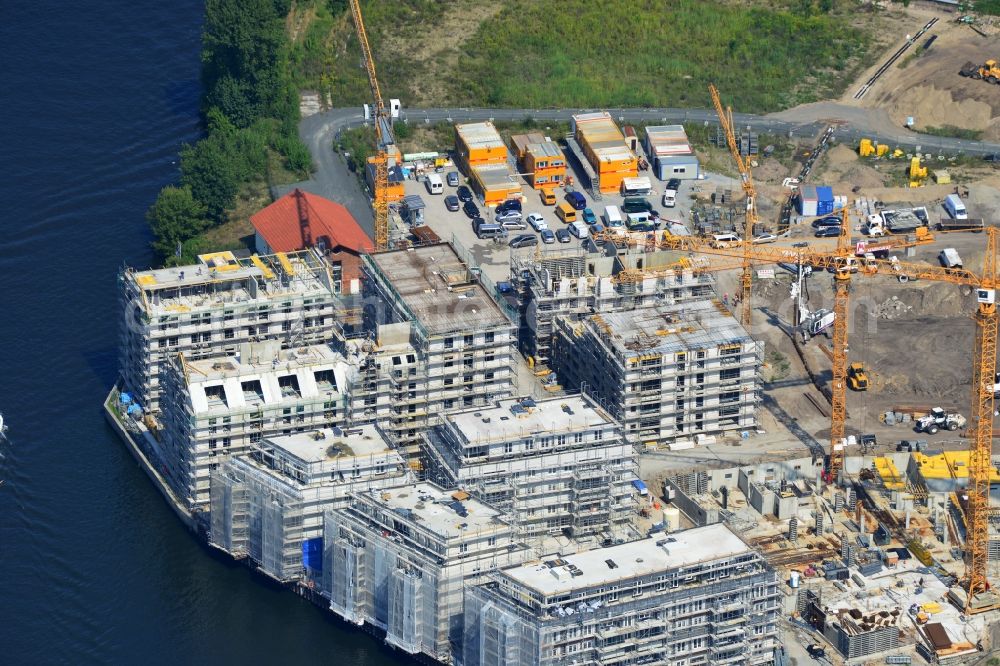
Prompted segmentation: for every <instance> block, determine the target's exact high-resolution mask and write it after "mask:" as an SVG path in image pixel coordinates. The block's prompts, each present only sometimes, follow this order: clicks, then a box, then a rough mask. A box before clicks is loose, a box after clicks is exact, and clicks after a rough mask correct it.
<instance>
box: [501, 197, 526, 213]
mask: <svg viewBox="0 0 1000 666" xmlns="http://www.w3.org/2000/svg"><path fill="white" fill-rule="evenodd" d="M512 210H513V211H517V212H518V213H520V212H521V211H522V210H523V208H522V206H521V202H520V201H518V200H517V199H507V200H506V201H504V202H503V203H501V204H499V205H498V206H497V213H506V212H508V211H512Z"/></svg>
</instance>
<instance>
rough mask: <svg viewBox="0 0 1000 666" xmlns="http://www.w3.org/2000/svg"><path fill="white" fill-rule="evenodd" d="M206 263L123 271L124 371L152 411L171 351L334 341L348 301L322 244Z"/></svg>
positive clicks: (195, 353) (191, 354) (211, 352)
mask: <svg viewBox="0 0 1000 666" xmlns="http://www.w3.org/2000/svg"><path fill="white" fill-rule="evenodd" d="M200 259H201V263H198V264H195V265H193V266H176V267H170V268H160V269H156V270H148V271H136V270H134V269H131V268H126V269H124V270H123V271H122V272H121V274H120V275H119V276H118V283H119V287H120V299H119V300H120V305H121V313H122V319H121V332H120V340H119V372H120V374H121V377H122V381H123V390H126V391H130V392H131V393H132V396H133V398H135V399H136V400H137V401H138V402H139V404H140V405H142V407H143V408H144V409H145V411H146V412H147V413H156V412H157V411H158V410H159V397H160V372H161V370H162V366H163V363H164V361H165V360H166V358H167V357H168V356H175V355H177V354H178V353H183V354H184V356H185V357H186V358H188V359H199V358H206V357H208V356H216V355H219V354H230V355H232V354H235V353H236V350H237V348H238V347H239V345H240V344H242V343H246V342H254V341H260V340H277V341H279V342H280V343H281V345H282V347H284V348H292V347H301V346H304V345H309V344H318V343H326V342H329V341H330V339H331V338H333V337H334V335H335V330H336V326H337V319H338V318H341V319H342V318H343V314H344V313H343V312H342V308H341V307H340V301H339V300H338V297H337V295H336V294H335V293H334V292H335V289H334V280H333V276H332V275H331V273H330V265H329V264H328V263H327V262H326V261H325V260H324V259H322V258H321V257H320V255H318V254H316V252H315V251H314V250H305V251H302V252H295V253H288V254H284V253H279V254H276V255H270V256H256V255H254V256H251V257H250V258H247V259H237V258H236V257H235V256H234V255H233V253H231V252H218V253H215V254H210V255H202V256H201V257H200Z"/></svg>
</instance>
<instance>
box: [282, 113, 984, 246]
mask: <svg viewBox="0 0 1000 666" xmlns="http://www.w3.org/2000/svg"><path fill="white" fill-rule="evenodd" d="M597 110H599V109H473V108H454V109H418V108H411V109H404V110H403V113H402V117H401V119H402V120H403V121H404V122H408V123H426V124H434V123H437V122H441V121H445V122H471V121H477V120H492V121H517V120H522V119H524V118H527V117H531V118H534V119H535V120H536V121H540V122H544V121H563V122H568V121H569V119H570V116H572V115H575V114H578V113H586V112H588V111H597ZM604 110H606V111H608V112H609V113H610V114H611V115H612V117H614V118H615V119H616V120H618V121H619V122H635V123H638V122H654V123H655V122H658V123H688V122H695V123H698V122H703V123H715V122H717V120H718V119H717V117H716V115H715V112H714V111H712V110H708V109H604ZM733 121H734V124H735V125H736V126H737V127H740V126H743V125H747V124H749V125H752V126H753V128H754V130H756V131H758V132H765V133H769V134H784V135H787V136H790V137H796V136H797V137H812V136H816V135H817V134H819V132H820V131H822V130H823V129H824V128H826V127H827V126H829V125H835V126H836V128H837V129H836V130H835V132H834V136H835V137H836V139H837V140H838V141H842V142H847V143H854V142H857V141H858V140H859V139H861V138H862V137H867V138H870V139H877V140H879V141H880V142H883V143H888V144H892V145H898V146H906V147H909V148H913V149H915V148H917V147H919V148H920V150H921V152H924V153H936V152H946V153H949V154H951V153H964V154H968V155H987V154H991V153H998V154H1000V144H996V143H986V142H982V141H967V140H964V139H953V138H949V137H939V136H929V135H926V134H917V133H916V132H910V131H908V130H906V129H905V128H902V127H898V126H896V125H895V124H894V123H893V122H892V120H891V119H890V118H889V115H888V114H887V113H886V112H885V111H883V110H881V109H862V108H857V107H852V106H846V105H843V104H837V103H833V102H817V103H815V104H807V105H803V106H799V107H796V108H794V109H790V110H788V111H782V112H779V113H775V114H770V115H766V116H759V115H753V114H745V113H735V114H733ZM364 122H365V120H364V115H363V113H362V111H361V109H360V108H357V107H353V108H343V109H331V110H330V111H324V112H322V113H318V114H315V115H312V116H309V117H307V118H304V119H303V120H302V122H301V123H300V124H299V136H301V137H302V140H303V142H305V144H306V145H307V146H308V147H309V152H310V153H311V154H312V158H313V163H314V164H315V166H316V172H315V174H314V175H313V178H312V179H310V180H308V181H305V182H302V183H296V184H294V185H290V186H286V187H283V188H280V190H279V191H278V192H277V194H279V195H280V194H282V193H284V192H285V191H288V190H289V189H291V188H292V187H301V188H302V189H304V190H307V191H309V192H313V193H315V194H319V195H321V196H324V197H327V198H329V199H333V200H334V201H339V202H341V203H343V204H344V205H345V206H346V207H347V208H348V210H350V211H351V214H352V215H354V218H355V219H356V220H358V222H359V223H360V224H361V226H362V228H364V229H365V230H366V231H367V232H368V233H369V234H371V233H373V216H372V209H371V203H370V201H369V198H368V196H367V194H366V193H365V192H364V191H362V189H361V188H360V187H359V186H358V183H357V179H356V178H355V177H354V174H352V173H351V172H350V171H348V169H347V166H346V164H345V162H344V159H343V158H342V157H341V156H340V155H338V154H337V153H336V152H334V150H333V147H332V146H333V140H334V138H335V137H336V135H337V132H339V131H340V130H342V129H346V128H350V127H356V126H359V125H363V124H364Z"/></svg>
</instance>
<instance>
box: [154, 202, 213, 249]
mask: <svg viewBox="0 0 1000 666" xmlns="http://www.w3.org/2000/svg"><path fill="white" fill-rule="evenodd" d="M146 220H147V221H148V222H149V226H150V228H151V229H152V230H153V235H154V237H155V240H154V241H153V248H154V249H155V250H156V251H157V252H158V253H159V254H160V256H162V257H169V256H171V255H172V254H173V253H174V251H175V249H176V247H177V243H179V242H181V243H182V242H184V241H185V240H187V239H188V238H191V237H192V236H194V235H195V234H197V233H200V232H201V231H203V230H205V228H207V227H208V224H209V221H208V217H207V210H206V209H205V206H204V205H203V204H202V203H201V202H200V201H198V200H197V199H196V198H195V197H194V195H193V194H192V192H191V188H190V187H187V186H186V185H185V186H182V187H173V186H168V187H164V188H163V189H162V190H160V194H159V196H158V197H156V202H155V203H153V205H152V206H151V207H150V208H149V210H148V211H146Z"/></svg>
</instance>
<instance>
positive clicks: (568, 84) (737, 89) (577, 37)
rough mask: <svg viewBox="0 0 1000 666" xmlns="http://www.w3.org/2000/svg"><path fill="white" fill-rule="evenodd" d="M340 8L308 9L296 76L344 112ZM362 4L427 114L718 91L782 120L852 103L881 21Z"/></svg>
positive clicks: (559, 2) (683, 0)
mask: <svg viewBox="0 0 1000 666" xmlns="http://www.w3.org/2000/svg"><path fill="white" fill-rule="evenodd" d="M330 1H331V0H298V2H297V6H296V10H295V12H297V13H298V15H299V16H300V17H305V19H303V20H299V21H298V22H297V23H296V24H295V25H296V26H297V31H298V33H299V34H297V35H296V36H295V48H294V62H295V64H294V67H295V69H296V71H297V74H298V77H299V83H300V84H301V85H302V86H303V87H309V88H322V89H324V90H328V91H330V92H331V99H332V102H333V104H334V105H346V104H360V103H363V102H365V101H367V99H368V88H367V83H366V79H365V74H364V71H363V70H362V69H360V67H359V62H360V55H359V53H360V50H359V47H358V44H357V40H356V39H355V38H354V29H353V24H352V22H351V19H350V16H349V13H346V12H344V11H343V10H342V9H338V8H337V5H339V4H344V3H339V2H337V1H336V0H334V2H333V6H332V8H331V5H329V4H328V3H329V2H330ZM796 4H801V3H796ZM362 5H363V11H364V12H365V20H366V24H367V27H368V33H369V38H370V40H371V42H372V48H373V50H374V52H375V54H376V60H377V64H378V68H379V78H380V80H381V83H382V89H383V94H384V95H385V96H387V97H388V96H392V97H401V98H402V99H403V100H404V103H406V104H409V105H417V104H421V105H427V106H431V105H462V106H472V105H493V106H508V107H521V106H524V107H552V106H588V107H590V106H592V107H600V106H707V105H708V104H709V99H708V92H707V85H708V83H709V82H714V83H715V84H716V85H717V86H718V87H719V89H720V90H721V91H722V93H723V95H724V97H725V99H726V100H727V102H728V103H731V104H732V105H733V107H734V108H736V109H738V110H740V111H748V112H749V111H772V110H776V109H779V108H786V107H790V106H794V105H796V104H799V103H802V102H807V101H813V100H816V99H823V98H827V97H832V96H836V95H837V94H839V92H840V91H841V90H842V88H843V86H844V85H846V83H847V82H848V81H850V80H851V79H852V78H853V76H854V75H855V74H856V73H857V72H858V70H859V69H860V68H861V67H862V66H863V65H864V64H865V62H866V58H865V55H866V48H867V47H866V44H868V43H869V40H868V39H866V36H865V35H864V33H863V32H862V30H861V29H859V28H856V27H852V21H853V23H854V24H856V25H862V24H865V23H868V24H871V18H870V17H859V16H857V15H854V14H851V12H853V11H856V5H854V4H853V3H851V2H848V1H847V0H840V1H838V2H835V3H834V11H833V12H832V13H831V14H829V15H825V14H824V15H815V16H811V17H806V16H803V15H801V14H799V13H794V12H791V11H787V10H784V9H780V8H779V9H775V6H776V5H779V6H780V3H775V2H764V1H763V0H751V2H749V3H746V4H740V5H737V4H725V3H715V2H705V1H704V0H671V2H669V3H664V2H662V1H660V0H495V1H492V2H481V1H479V0H475V1H474V0H455V1H454V2H448V3H441V2H436V1H434V0H396V1H394V2H392V3H386V2H379V1H375V0H369V1H366V2H363V3H362ZM748 5H749V6H748ZM442 26H445V27H446V28H447V30H446V32H447V34H448V37H447V39H444V38H443V37H442V35H441V34H440V33H441V27H442ZM327 47H330V48H327ZM442 61H443V62H444V63H445V64H446V67H444V68H442V67H441V66H440V64H441V63H442ZM442 69H444V70H445V72H444V73H442V71H441V70H442Z"/></svg>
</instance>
